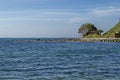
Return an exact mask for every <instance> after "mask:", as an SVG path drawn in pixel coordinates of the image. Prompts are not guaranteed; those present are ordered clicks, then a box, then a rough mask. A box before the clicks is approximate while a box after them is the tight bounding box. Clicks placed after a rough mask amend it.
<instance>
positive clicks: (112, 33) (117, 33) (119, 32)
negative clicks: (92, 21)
mask: <svg viewBox="0 0 120 80" xmlns="http://www.w3.org/2000/svg"><path fill="white" fill-rule="evenodd" d="M104 37H112V38H113V37H115V38H116V37H120V22H119V23H117V24H116V25H115V26H114V27H113V28H111V29H110V30H109V31H107V32H106V33H104Z"/></svg>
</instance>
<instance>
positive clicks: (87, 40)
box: [16, 38, 120, 42]
mask: <svg viewBox="0 0 120 80" xmlns="http://www.w3.org/2000/svg"><path fill="white" fill-rule="evenodd" d="M16 41H17V42H120V38H63V39H34V40H16Z"/></svg>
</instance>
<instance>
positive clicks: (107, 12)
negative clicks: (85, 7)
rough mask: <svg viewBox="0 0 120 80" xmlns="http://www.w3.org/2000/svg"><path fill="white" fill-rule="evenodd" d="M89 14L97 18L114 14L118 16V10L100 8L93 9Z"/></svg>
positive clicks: (114, 8)
mask: <svg viewBox="0 0 120 80" xmlns="http://www.w3.org/2000/svg"><path fill="white" fill-rule="evenodd" d="M91 13H92V14H94V15H99V16H109V15H114V14H120V8H116V7H107V8H101V9H93V10H91Z"/></svg>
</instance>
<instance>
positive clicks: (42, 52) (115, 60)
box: [0, 39, 120, 80]
mask: <svg viewBox="0 0 120 80" xmlns="http://www.w3.org/2000/svg"><path fill="white" fill-rule="evenodd" d="M7 40H8V39H7ZM0 80H120V43H97V42H94V43H89V42H88V43H82V42H61V43H60V42H59V43H57V42H16V41H5V40H3V39H2V40H0Z"/></svg>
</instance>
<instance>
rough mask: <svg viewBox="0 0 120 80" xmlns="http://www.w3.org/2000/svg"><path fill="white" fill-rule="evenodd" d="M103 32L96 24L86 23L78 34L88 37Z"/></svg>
mask: <svg viewBox="0 0 120 80" xmlns="http://www.w3.org/2000/svg"><path fill="white" fill-rule="evenodd" d="M102 32H103V31H102V30H101V29H100V30H97V28H96V27H95V25H94V24H91V23H85V24H83V25H82V26H81V27H80V28H79V31H78V33H81V34H82V35H83V36H87V35H89V34H101V33H102Z"/></svg>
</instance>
